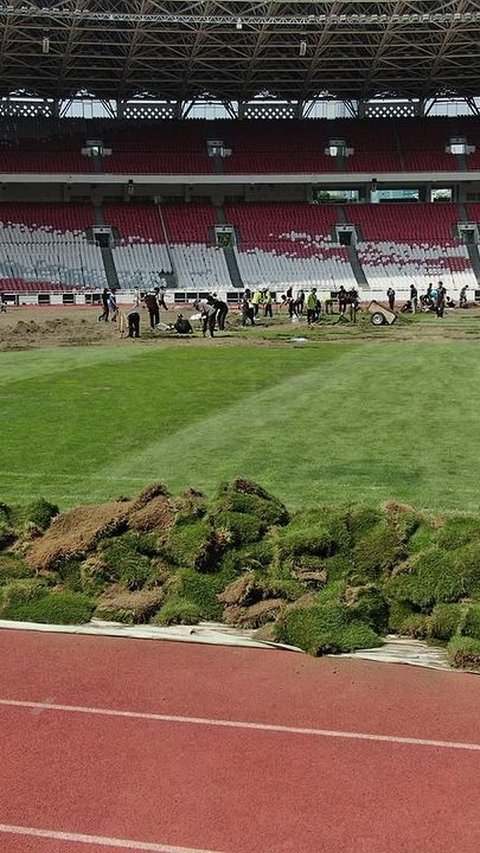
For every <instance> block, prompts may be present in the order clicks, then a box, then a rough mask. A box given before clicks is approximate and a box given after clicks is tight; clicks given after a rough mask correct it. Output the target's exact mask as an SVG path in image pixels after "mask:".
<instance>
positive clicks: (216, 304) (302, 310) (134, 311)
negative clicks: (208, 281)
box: [98, 281, 468, 338]
mask: <svg viewBox="0 0 480 853" xmlns="http://www.w3.org/2000/svg"><path fill="white" fill-rule="evenodd" d="M467 291H468V285H465V286H464V287H462V289H461V291H460V300H459V306H460V308H465V307H468V302H467ZM386 295H387V300H388V305H389V308H390V309H391V310H392V311H395V302H396V293H395V290H394V288H393V287H389V288H388V290H387V293H386ZM334 297H335V298H336V300H337V302H338V313H339V315H340V316H342V315H345V314H346V312H347V309H348V310H349V313H350V319H351V320H353V322H355V321H356V314H357V310H358V308H359V305H360V300H359V295H358V291H357V290H356V289H355V288H351V289H350V290H346V289H345V287H344V286H343V285H341V286H340V288H339V289H338V291H337V292H336V293H335V294H329V295H328V298H325V300H324V303H323V310H324V312H325V313H326V314H333V303H334ZM101 299H102V307H103V311H102V314H101V315H100V316H99V318H98V320H99V322H108V321H109V320H110V321H112V322H116V321H117V318H118V319H119V330H120V332H121V333H122V334H123V332H124V331H125V330H127V336H128V337H129V338H138V337H139V336H140V309H141V307H142V306H143V307H144V308H146V309H147V311H148V318H149V324H150V328H151V329H161V330H162V331H172V332H173V331H174V332H177V333H178V334H181V335H188V334H192V333H193V328H192V325H191V323H190V321H189V320H188V319H187V318H186V317H184V315H183V314H178V316H177V319H176V321H175V323H173V324H165V323H161V322H160V309H163V310H164V311H168V305H167V304H166V301H165V288H164V287H154V288H153V289H152V290H150V291H149V292H148V293H146V294H144V295H143V296H141V295H140V293H139V292H138V290H137V291H136V292H135V298H134V304H133V306H132V307H131V308H129V309H125V310H124V309H119V307H118V305H117V300H116V295H115V290H114V289H113V288H112V289H109V288H104V290H103V293H102V297H101ZM275 301H276V294H274V293H272V292H271V291H270V288H268V287H264V288H260V287H257V288H255V289H254V290H251V289H250V288H246V289H245V291H244V292H243V294H242V295H241V297H240V310H241V317H242V326H246V325H247V324H250V325H251V326H254V325H255V322H256V320H257V318H258V317H259V315H260V312H262V315H263V317H270V318H273V304H274V302H275ZM193 305H194V308H195V309H196V311H197V312H198V315H197V318H195V317H194V318H192V319H198V320H199V321H200V323H201V328H202V334H203V336H204V337H206V336H207V335H208V336H210V337H212V338H213V337H214V335H215V331H216V330H217V329H218V330H219V331H224V329H225V322H226V319H227V315H228V305H227V303H226V302H224V301H223V300H222V299H219V298H218V296H217V294H216V293H212V294H209V295H208V296H206V297H205V298H203V299H198V300H196V301H195V302H194V303H193ZM282 307H286V308H287V310H288V314H289V316H290V318H291V319H292V320H293V319H294V318H295V319H299V318H300V317H302V316H304V315H305V316H306V320H307V323H308V325H311V324H312V323H316V322H317V321H318V320H319V318H320V314H321V311H322V303H321V301H320V298H319V295H318V293H317V288H316V287H312V288H311V289H310V290H309V291H308V292H305V291H304V290H300V291H298V292H297V293H296V294H295V295H294V294H293V292H292V288H291V287H289V288H288V289H287V291H286V292H285V293H284V294H282V295H281V301H280V308H282ZM453 307H455V303H454V302H453V301H452V300H451V299H450V298H449V297H448V295H447V291H446V288H445V286H444V284H443V282H442V281H439V282H438V284H437V286H436V287H434V286H433V284H429V285H428V287H427V290H426V292H425V293H424V294H421V295H420V296H419V295H418V290H417V288H416V286H415V285H414V284H411V285H410V298H409V299H408V300H407V302H406V303H405V304H404V305H403V306H402V308H401V309H400V310H401V311H402V312H411V313H413V314H415V313H417V311H434V312H435V313H436V315H437V317H439V318H442V317H443V315H444V312H445V308H453Z"/></svg>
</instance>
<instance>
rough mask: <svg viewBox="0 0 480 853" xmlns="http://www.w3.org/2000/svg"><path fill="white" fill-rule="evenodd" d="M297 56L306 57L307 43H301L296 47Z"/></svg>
mask: <svg viewBox="0 0 480 853" xmlns="http://www.w3.org/2000/svg"><path fill="white" fill-rule="evenodd" d="M298 55H299V56H306V55H307V42H306V41H301V42H300V44H299V47H298Z"/></svg>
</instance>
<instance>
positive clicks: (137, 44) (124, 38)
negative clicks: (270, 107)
mask: <svg viewBox="0 0 480 853" xmlns="http://www.w3.org/2000/svg"><path fill="white" fill-rule="evenodd" d="M479 36H480V0H479V2H471V0H446V2H418V0H408V2H404V1H403V0H387V2H382V3H364V2H359V0H350V2H342V0H320V2H310V3H305V2H300V0H290V2H289V3H282V2H277V0H265V2H260V0H164V1H163V2H162V0H56V2H55V0H43V2H37V3H32V2H29V0H7V2H6V1H5V0H0V45H1V47H0V94H1V95H6V94H8V93H10V92H12V91H15V90H19V89H23V90H27V91H28V92H30V93H32V94H38V95H42V96H52V97H58V98H60V97H62V98H63V97H69V96H72V95H74V94H76V93H77V92H78V91H79V90H87V91H89V92H90V93H92V94H94V95H96V96H98V97H100V98H109V99H110V98H121V99H125V98H130V97H132V96H134V95H137V94H140V93H148V94H150V95H152V96H156V97H159V98H165V99H172V100H185V99H187V98H194V97H198V96H200V95H204V94H205V93H207V94H208V95H210V96H212V97H214V98H220V99H222V100H226V101H232V100H241V101H245V100H249V99H251V98H252V97H254V96H256V95H258V94H260V93H269V94H270V95H272V96H275V97H278V98H283V99H292V100H300V101H307V100H310V99H312V98H315V97H319V96H322V95H325V94H327V95H331V96H334V97H338V98H340V99H345V100H347V99H348V100H350V99H367V98H371V97H373V96H375V95H383V96H398V97H408V98H421V99H423V98H430V97H435V96H439V95H452V96H456V95H460V96H462V97H465V96H466V97H472V96H477V95H480V38H479Z"/></svg>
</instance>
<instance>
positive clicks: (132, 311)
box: [117, 305, 140, 338]
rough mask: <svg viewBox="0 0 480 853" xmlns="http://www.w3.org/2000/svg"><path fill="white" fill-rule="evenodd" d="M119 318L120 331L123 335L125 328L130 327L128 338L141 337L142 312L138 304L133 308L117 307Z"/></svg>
mask: <svg viewBox="0 0 480 853" xmlns="http://www.w3.org/2000/svg"><path fill="white" fill-rule="evenodd" d="M117 315H118V318H119V322H118V331H119V332H120V334H121V335H122V336H123V333H124V331H125V329H126V328H127V329H128V333H127V338H139V337H140V312H139V310H138V308H137V306H136V305H133V307H132V308H126V309H120V310H118V309H117Z"/></svg>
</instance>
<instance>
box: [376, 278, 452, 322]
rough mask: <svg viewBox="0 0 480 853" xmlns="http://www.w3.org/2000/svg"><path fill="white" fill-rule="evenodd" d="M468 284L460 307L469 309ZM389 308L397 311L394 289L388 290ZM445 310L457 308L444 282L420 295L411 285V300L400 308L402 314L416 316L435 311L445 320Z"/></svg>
mask: <svg viewBox="0 0 480 853" xmlns="http://www.w3.org/2000/svg"><path fill="white" fill-rule="evenodd" d="M467 290H468V284H465V285H464V286H463V287H462V289H461V290H460V294H459V307H460V308H468V298H467ZM387 299H388V306H389V308H390V310H391V311H395V299H396V293H395V290H394V289H393V287H389V288H388V290H387ZM445 308H455V302H454V301H453V299H451V298H450V297H449V296H448V294H447V289H446V287H445V285H444V284H443V281H439V282H438V284H437V286H436V287H434V286H433V284H431V283H430V284H429V285H428V287H427V289H426V291H425V293H422V294H420V296H419V295H418V290H417V288H416V286H415V285H414V284H411V285H410V298H409V299H408V300H407V301H406V302H405V304H404V305H402V307H401V308H400V311H401V312H402V313H406V314H409V313H410V314H416V313H417V311H434V312H435V314H436V316H437V317H439V318H440V319H442V318H443V315H444V313H445Z"/></svg>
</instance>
